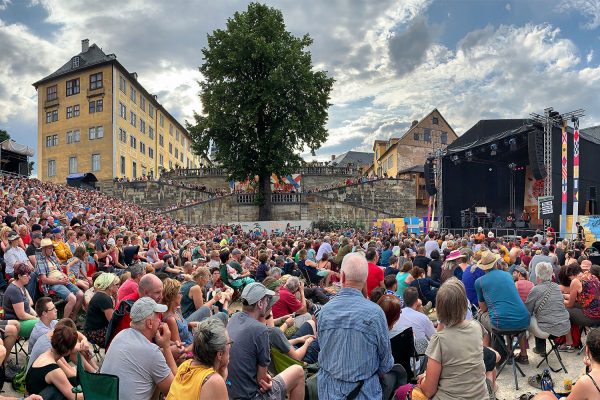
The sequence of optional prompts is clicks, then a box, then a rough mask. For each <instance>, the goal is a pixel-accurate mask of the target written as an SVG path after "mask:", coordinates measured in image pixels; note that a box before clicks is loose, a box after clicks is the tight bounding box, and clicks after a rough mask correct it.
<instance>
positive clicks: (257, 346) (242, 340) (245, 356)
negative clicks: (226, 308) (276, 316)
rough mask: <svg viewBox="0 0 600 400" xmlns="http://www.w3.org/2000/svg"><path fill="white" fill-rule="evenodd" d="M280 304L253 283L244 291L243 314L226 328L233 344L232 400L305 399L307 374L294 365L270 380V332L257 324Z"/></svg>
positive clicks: (231, 354)
mask: <svg viewBox="0 0 600 400" xmlns="http://www.w3.org/2000/svg"><path fill="white" fill-rule="evenodd" d="M277 300H278V296H276V295H275V292H273V291H272V290H268V289H267V288H266V287H265V286H264V285H263V284H262V283H258V282H253V283H250V284H249V285H247V286H246V287H245V288H244V290H243V291H242V312H239V313H236V314H234V315H233V316H232V317H231V319H230V320H229V323H228V324H227V332H228V333H229V338H230V339H231V341H232V342H233V343H235V344H234V345H233V346H232V347H231V353H230V356H229V357H230V359H229V381H230V382H231V386H230V387H229V398H233V399H261V400H262V399H281V400H283V399H285V398H286V394H289V399H290V400H301V399H304V370H303V369H302V367H300V366H299V365H293V366H291V367H289V368H287V369H285V370H284V371H283V372H281V373H280V374H279V375H276V376H274V377H271V376H270V375H269V373H268V372H267V368H268V367H269V364H270V363H271V354H270V353H271V352H270V345H269V328H268V327H267V326H266V325H265V324H262V323H260V322H259V321H258V319H259V318H265V317H266V316H267V315H269V311H270V310H271V307H272V306H273V304H274V303H275V302H276V301H277Z"/></svg>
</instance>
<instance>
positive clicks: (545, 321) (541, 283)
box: [525, 261, 572, 354]
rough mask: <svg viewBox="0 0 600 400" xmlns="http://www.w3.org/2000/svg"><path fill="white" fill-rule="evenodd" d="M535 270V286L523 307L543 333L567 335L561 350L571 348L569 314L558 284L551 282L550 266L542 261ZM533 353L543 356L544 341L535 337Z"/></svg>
mask: <svg viewBox="0 0 600 400" xmlns="http://www.w3.org/2000/svg"><path fill="white" fill-rule="evenodd" d="M535 269H536V271H535V277H536V278H535V279H536V281H537V282H536V283H537V284H536V285H535V286H534V287H533V289H531V291H530V292H529V295H528V296H527V299H526V301H525V307H527V311H529V313H530V314H531V315H532V316H535V317H536V319H537V325H538V327H539V328H540V329H541V330H542V331H543V332H546V333H548V334H550V335H552V336H554V337H560V336H563V335H567V343H566V344H565V345H564V346H563V348H564V349H568V348H571V346H572V339H571V335H570V334H569V333H570V331H571V324H570V322H569V312H568V311H567V309H566V308H565V305H564V302H563V296H562V293H561V291H560V288H559V287H558V284H556V283H554V282H552V275H553V268H552V265H551V264H550V263H547V262H543V261H542V262H539V263H537V264H536V266H535ZM561 346H562V345H561ZM533 351H534V353H537V354H545V353H546V339H542V338H538V337H536V338H535V347H534V349H533Z"/></svg>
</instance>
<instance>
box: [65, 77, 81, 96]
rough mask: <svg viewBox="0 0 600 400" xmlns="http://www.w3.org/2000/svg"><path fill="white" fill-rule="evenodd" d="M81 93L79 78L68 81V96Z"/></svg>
mask: <svg viewBox="0 0 600 400" xmlns="http://www.w3.org/2000/svg"><path fill="white" fill-rule="evenodd" d="M77 93H79V78H77V79H71V80H70V81H67V96H72V95H74V94H77Z"/></svg>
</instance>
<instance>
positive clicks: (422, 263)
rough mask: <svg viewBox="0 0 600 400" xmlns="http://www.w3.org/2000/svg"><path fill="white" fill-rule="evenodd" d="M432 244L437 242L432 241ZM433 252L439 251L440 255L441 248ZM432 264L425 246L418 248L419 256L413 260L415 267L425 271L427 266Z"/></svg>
mask: <svg viewBox="0 0 600 400" xmlns="http://www.w3.org/2000/svg"><path fill="white" fill-rule="evenodd" d="M430 242H432V243H433V242H435V240H430ZM433 250H437V251H438V253H439V248H438V249H433ZM433 250H432V251H433ZM430 262H431V258H429V257H427V256H426V255H425V247H424V246H419V247H417V256H416V257H415V259H414V260H413V265H414V266H415V267H421V268H423V269H427V265H429V263H430ZM411 268H412V267H411Z"/></svg>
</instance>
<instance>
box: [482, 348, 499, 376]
mask: <svg viewBox="0 0 600 400" xmlns="http://www.w3.org/2000/svg"><path fill="white" fill-rule="evenodd" d="M483 363H484V364H485V372H490V371H493V370H494V369H495V368H496V352H495V351H494V350H492V349H490V348H488V347H485V346H483Z"/></svg>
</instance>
